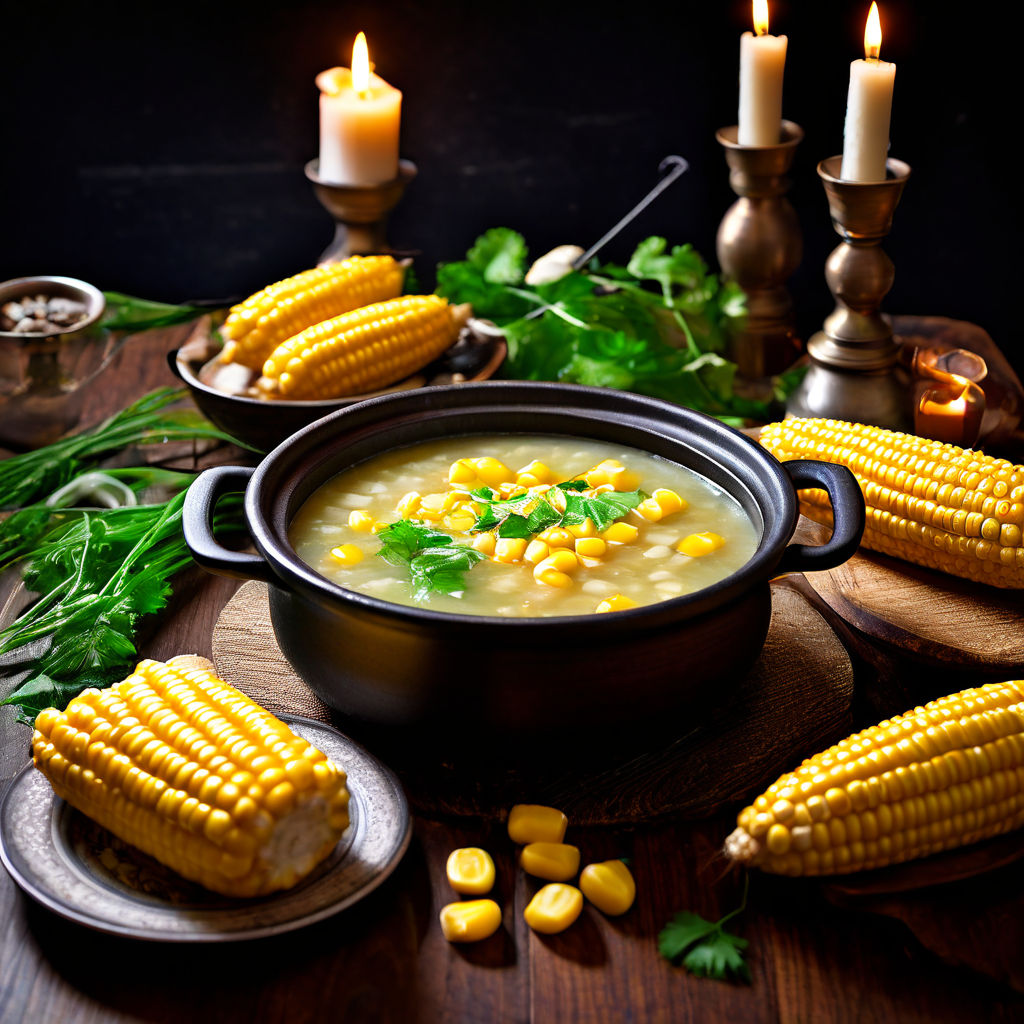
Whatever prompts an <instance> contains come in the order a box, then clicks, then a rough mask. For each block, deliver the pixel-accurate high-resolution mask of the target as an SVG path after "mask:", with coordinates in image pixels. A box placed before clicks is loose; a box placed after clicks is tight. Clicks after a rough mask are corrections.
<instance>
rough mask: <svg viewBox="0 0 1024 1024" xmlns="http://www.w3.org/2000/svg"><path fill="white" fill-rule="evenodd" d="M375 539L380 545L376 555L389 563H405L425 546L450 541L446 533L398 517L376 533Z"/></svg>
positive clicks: (437, 545)
mask: <svg viewBox="0 0 1024 1024" xmlns="http://www.w3.org/2000/svg"><path fill="white" fill-rule="evenodd" d="M377 540H379V541H380V542H381V545H382V546H381V549H380V551H378V552H377V556H378V557H379V558H383V559H384V561H385V562H389V563H390V564H391V565H407V564H408V563H409V562H411V561H412V560H413V559H414V558H415V557H416V555H418V554H419V553H420V552H421V551H423V550H425V549H426V548H432V547H433V548H436V547H441V546H443V545H446V544H451V543H452V538H451V537H449V536H448V534H447V533H441V532H440V531H438V530H435V529H433V528H432V527H430V526H427V525H426V524H425V523H421V522H417V521H415V520H411V519H398V520H396V521H395V522H393V523H389V524H388V525H387V526H385V527H384V529H383V530H381V531H380V533H378V534H377Z"/></svg>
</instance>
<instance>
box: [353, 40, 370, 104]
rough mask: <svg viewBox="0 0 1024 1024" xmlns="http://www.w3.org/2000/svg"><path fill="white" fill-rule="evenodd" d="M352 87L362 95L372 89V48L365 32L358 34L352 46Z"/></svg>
mask: <svg viewBox="0 0 1024 1024" xmlns="http://www.w3.org/2000/svg"><path fill="white" fill-rule="evenodd" d="M352 87H353V88H354V89H355V90H356V92H357V93H359V95H360V96H365V95H366V94H367V93H368V92H369V91H370V50H369V47H368V46H367V45H366V33H365V32H360V33H359V35H357V36H356V41H355V43H354V44H353V46H352Z"/></svg>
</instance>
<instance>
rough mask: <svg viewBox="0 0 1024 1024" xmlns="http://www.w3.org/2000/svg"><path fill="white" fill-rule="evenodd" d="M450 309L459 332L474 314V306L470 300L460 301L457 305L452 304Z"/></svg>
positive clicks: (456, 329) (453, 322)
mask: <svg viewBox="0 0 1024 1024" xmlns="http://www.w3.org/2000/svg"><path fill="white" fill-rule="evenodd" d="M449 309H450V310H451V315H452V324H453V325H454V327H455V331H456V333H458V332H459V331H461V330H462V328H463V327H465V326H466V324H467V323H469V318H470V317H471V316H472V315H473V307H472V306H471V305H470V304H469V303H468V302H460V303H459V304H458V305H457V306H450V307H449Z"/></svg>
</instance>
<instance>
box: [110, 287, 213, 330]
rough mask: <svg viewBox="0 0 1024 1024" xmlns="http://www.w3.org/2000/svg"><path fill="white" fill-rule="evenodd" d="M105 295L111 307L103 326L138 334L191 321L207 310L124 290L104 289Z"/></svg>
mask: <svg viewBox="0 0 1024 1024" xmlns="http://www.w3.org/2000/svg"><path fill="white" fill-rule="evenodd" d="M103 296H104V298H105V299H106V300H107V308H106V310H105V312H104V314H103V317H102V319H101V320H100V326H101V327H105V328H106V329H107V330H108V331H131V332H132V333H133V334H135V333H138V332H140V331H148V330H149V329H150V328H152V327H170V326H171V325H173V324H184V323H188V322H189V321H190V320H195V319H196V318H197V317H200V316H202V315H203V313H204V312H206V310H203V309H201V308H199V307H198V306H174V305H170V304H169V303H166V302H153V301H151V300H149V299H139V298H136V297H135V296H134V295H122V294H121V293H120V292H104V293H103Z"/></svg>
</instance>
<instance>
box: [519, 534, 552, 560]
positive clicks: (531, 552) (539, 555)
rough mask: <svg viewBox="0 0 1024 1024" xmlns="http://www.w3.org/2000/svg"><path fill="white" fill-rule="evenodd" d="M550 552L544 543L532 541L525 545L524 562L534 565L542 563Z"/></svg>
mask: <svg viewBox="0 0 1024 1024" xmlns="http://www.w3.org/2000/svg"><path fill="white" fill-rule="evenodd" d="M550 550H551V549H550V548H549V547H548V546H547V544H545V543H544V541H542V540H536V539H534V540H531V541H530V543H529V544H527V545H526V554H525V555H524V556H523V557H524V558H525V559H526V561H528V562H530V563H531V564H533V565H536V564H537V563H538V562H540V561H543V559H545V558H547V557H548V552H549V551H550Z"/></svg>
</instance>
